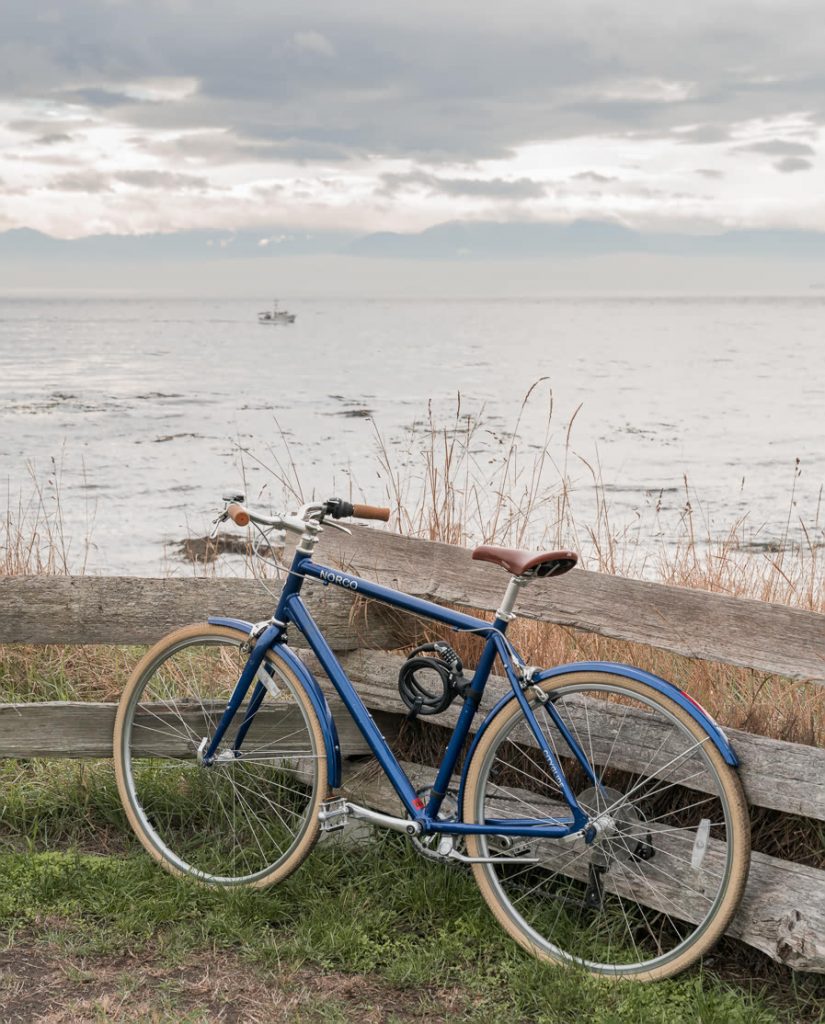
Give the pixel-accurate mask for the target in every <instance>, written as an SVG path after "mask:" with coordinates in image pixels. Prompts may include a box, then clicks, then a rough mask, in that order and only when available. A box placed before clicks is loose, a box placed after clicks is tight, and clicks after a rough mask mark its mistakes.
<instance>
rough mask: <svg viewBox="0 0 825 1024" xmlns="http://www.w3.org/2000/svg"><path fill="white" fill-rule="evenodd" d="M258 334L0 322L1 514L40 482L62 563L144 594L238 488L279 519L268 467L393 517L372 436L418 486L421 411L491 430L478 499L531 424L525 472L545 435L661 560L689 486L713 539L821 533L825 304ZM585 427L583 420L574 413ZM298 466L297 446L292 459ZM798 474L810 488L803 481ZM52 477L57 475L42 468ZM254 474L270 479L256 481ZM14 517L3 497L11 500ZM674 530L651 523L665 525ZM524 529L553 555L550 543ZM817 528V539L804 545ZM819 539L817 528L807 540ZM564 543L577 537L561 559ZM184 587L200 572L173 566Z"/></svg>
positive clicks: (248, 316) (26, 306)
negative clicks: (145, 584)
mask: <svg viewBox="0 0 825 1024" xmlns="http://www.w3.org/2000/svg"><path fill="white" fill-rule="evenodd" d="M287 305H288V306H289V307H290V308H291V309H292V311H293V312H295V313H296V314H297V321H296V323H295V324H293V325H292V326H289V327H271V326H260V325H259V324H258V323H257V322H256V313H257V311H258V308H259V306H260V308H263V304H258V305H256V304H255V303H251V302H240V301H229V302H227V301H216V302H203V301H181V300H173V301H170V300H166V299H164V300H158V301H153V300H150V299H140V300H136V299H130V300H118V301H114V300H111V301H109V300H107V301H101V300H66V299H59V300H57V299H55V300H49V299H39V300H36V301H35V300H29V299H26V300H23V299H13V300H2V301H0V477H1V478H2V481H3V486H4V489H5V490H7V492H8V495H9V500H10V503H11V504H12V505H16V503H17V501H18V498H19V497H20V496H21V495H22V496H23V499H24V500H25V499H27V498H29V497H31V495H32V494H33V491H34V488H35V483H37V484H38V485H39V486H40V487H41V488H42V489H43V495H44V500H45V501H46V502H47V504H49V507H52V504H53V502H54V500H55V489H54V487H53V483H52V481H53V480H54V468H53V467H55V466H56V467H57V469H58V475H59V498H60V502H61V507H62V519H63V523H64V529H65V533H66V536H67V539H68V541H69V543H70V545H71V552H72V555H73V557H76V558H77V559H79V558H80V556H81V555H82V550H83V538H84V536H85V535H86V533H87V532H88V531H89V530H90V531H91V537H92V540H93V546H92V548H91V550H90V552H89V558H88V564H89V566H90V567H91V568H92V569H94V570H98V571H107V572H118V573H130V574H143V575H154V574H157V573H158V572H160V571H161V570H165V571H168V570H169V569H170V568H171V569H174V568H175V566H180V563H178V562H176V561H175V555H174V548H173V542H175V541H177V540H180V539H181V538H183V537H185V536H187V535H196V536H199V535H203V534H204V533H206V532H208V529H209V521H210V518H211V517H212V516H213V515H214V513H215V510H216V508H217V507H218V505H219V504H220V501H219V499H220V496H221V494H222V493H223V492H225V491H228V490H235V489H238V490H245V491H246V493H247V496H248V498H249V500H250V502H251V501H253V500H254V499H255V498H256V497H258V496H259V495H262V494H263V496H262V497H261V499H260V500H262V501H269V500H270V499H272V500H274V501H277V503H278V504H280V494H281V488H280V486H279V485H278V484H277V483H276V482H275V481H274V478H273V476H272V474H271V472H270V471H269V469H267V468H265V467H269V466H272V465H274V464H275V461H276V460H281V462H282V463H284V464H286V463H288V462H289V461H290V460H291V461H292V463H294V465H295V466H296V467H297V471H298V474H299V476H300V479H301V481H302V483H303V487H304V489H305V492H306V494H307V495H309V494H311V493H312V492H314V493H315V494H316V495H318V496H321V497H326V496H329V495H331V494H334V493H341V494H348V493H350V488H352V493H353V494H354V495H355V496H356V497H363V498H366V499H370V500H373V501H375V502H376V503H377V502H381V501H383V500H384V499H385V498H386V496H387V491H386V479H385V474H384V473H383V471H381V470H380V468H379V465H378V461H377V458H376V450H377V444H376V428H377V430H378V431H380V433H381V435H382V436H383V438H384V439H385V441H386V443H387V445H388V447H389V450H390V453H391V457H392V459H393V460H394V461H395V463H396V465H397V466H398V467H399V469H401V471H402V472H403V473H405V474H407V475H408V476H409V478H410V479H411V480H412V488H413V490H414V489H415V486H416V485H415V481H416V479H418V478H420V477H421V474H422V471H423V461H422V458H421V456H420V455H419V454H418V453H419V452H420V451H421V450H422V449H424V448H425V447H426V444H425V442H424V440H423V438H424V433H423V432H422V431H421V430H420V429H413V428H414V425H415V424H416V423H419V424H420V423H421V421H422V420H424V419H426V416H427V413H428V407H429V408H431V409H432V411H433V414H434V416H435V417H436V418H437V419H438V420H439V421H443V422H445V423H446V422H449V421H450V420H452V419H453V418H454V415H455V411H456V401H457V395H458V394H459V393H460V395H461V411H462V413H471V414H480V415H481V420H482V425H481V428H480V429H479V430H478V431H477V433H476V435H475V436H474V438H473V441H472V448H473V453H474V459H475V460H476V463H477V470H476V473H477V475H478V477H479V478H480V479H481V478H483V476H484V474H485V473H486V472H489V471H490V466H491V461H490V460H491V459H495V458H496V456H497V455H500V453H501V451H502V446H503V445H504V444H506V443H507V441H508V440H509V436H510V434H511V433H512V431H513V428H514V426H515V423H516V418H517V415H518V412H519V407H520V405H521V401H522V398H523V396H524V394H525V392H526V391H527V390H528V388H529V387H530V385H531V384H532V383H533V382H534V381H536V380H537V379H538V378H541V377H547V378H549V381H548V382H547V383H545V384H543V385H542V386H541V388H539V389H537V391H536V392H534V394H533V396H532V398H531V400H530V402H529V403H528V404H527V406H526V408H525V411H524V414H523V416H522V419H521V422H520V424H519V427H518V435H517V436H518V443H519V447H520V451H521V453H522V454H521V455H520V458H521V459H522V464H523V465H524V466H525V472H526V471H527V470H528V469H529V465H530V463H531V462H532V460H533V459H534V457H535V455H536V453H537V451H539V450H540V448H541V446H543V444H544V440H545V434H546V431H547V429H548V402H547V398H548V388H550V387H551V388H552V395H553V410H552V417H551V418H550V420H549V430H550V454H551V456H552V459H553V462H554V463H555V465H556V466H557V467H558V471H557V469H556V468H554V467H553V466H552V465H551V466H549V467H548V468H547V470H546V482H547V487H548V489H551V488H552V486H554V485H555V484H557V482H558V480H559V472H560V471H561V467H562V464H563V460H564V458H565V440H566V435H567V425H568V423H569V421H570V419H571V417H572V416H573V414H574V413H575V412H576V410H577V409H578V410H579V411H578V414H577V415H576V417H575V421H574V423H573V427H572V430H571V432H570V447H569V451H568V453H567V470H568V474H569V476H570V477H571V479H572V482H573V498H574V502H575V504H576V510H577V515H578V516H579V517H580V520H581V522H582V523H583V524H585V523H586V522H587V521H588V517H589V516H591V515H592V514H593V513H592V510H593V507H594V488H593V476H592V475H591V472H590V470H589V469H588V468H587V465H586V464H585V461H583V460H586V463H587V464H589V466H591V467H594V468H595V467H597V466H598V470H597V472H598V475H599V478H600V480H601V482H602V484H603V485H604V493H605V496H606V498H607V499H608V502H609V507H610V512H611V518H612V522H613V523H614V525H615V526H616V527H619V526H622V525H626V526H631V527H632V526H633V525H634V524H638V525H637V527H636V528H637V530H638V532H639V533H640V535H641V540H640V543H641V544H642V546H644V545H645V544H646V543H647V537H646V531H650V538H651V541H652V539H653V536H654V533H657V535H658V538H659V539H660V540H664V542H665V543H668V542H670V540H671V537H670V534H669V531H671V530H672V531H673V537H674V538H675V537H676V536H677V534H678V520H679V516H680V514H681V511H682V510H683V508H684V504H685V490H684V482H683V480H684V477H685V475H686V476H687V478H688V481H689V484H690V487H691V492H692V494H691V497H692V502H693V505H694V508H697V509H698V508H701V515H702V516H703V517H704V519H706V520H707V521H709V523H710V528H711V530H712V531H716V532H720V533H721V532H722V531H724V530H726V529H727V527H729V526H730V525H731V523H733V521H734V520H735V519H736V518H737V517H739V516H741V515H743V514H745V513H747V516H748V522H749V524H750V527H751V529H752V531H753V538H754V541H755V542H756V543H758V544H761V543H764V544H770V543H772V542H774V541H776V540H778V539H780V538H782V537H783V535H784V534H785V531H786V524H787V522H788V517H789V509H790V502H791V494H792V491H794V495H795V501H796V505H795V507H794V508H793V510H792V514H791V534H792V535H793V536H799V535H800V529H801V528H800V527H799V525H798V522H797V520H798V518H799V517H802V518H803V519H804V520H805V522H806V523H807V524H809V526H810V524H812V523H813V521H814V519H815V517H816V512H817V500H818V494H819V491H820V488H821V486H822V484H823V482H825V436H823V435H825V345H823V342H825V299H823V298H811V299H795V298H788V299H753V298H750V299H737V298H731V299H724V298H722V299H719V298H714V299H698V298H695V299H650V298H639V299H598V298H575V299H574V298H571V299H552V300H550V299H548V300H542V301H530V300H527V301H512V300H507V301H497V300H494V299H491V300H489V301H481V302H478V301H476V302H461V301H456V302H450V301H443V302H437V301H384V300H381V301H378V300H376V301H366V300H357V301H356V300H352V301H341V300H335V301H332V300H330V301H323V300H312V301H309V300H301V301H299V302H290V303H287ZM579 407H580V408H579ZM287 446H288V447H287ZM797 459H799V460H800V463H799V467H798V469H797V467H796V460H797ZM52 460H54V462H52ZM260 463H263V464H264V466H262V465H260ZM4 497H5V496H4ZM657 504H658V505H660V506H661V509H662V512H661V514H660V515H659V517H658V518H657V517H655V516H653V515H652V510H653V509H654V508H655V507H656V505H657ZM542 515H544V516H545V517H550V516H551V515H552V513H551V511H550V510H549V509H548V511H547V512H546V513H543V514H542V513H539V514H538V515H537V517H536V521H535V523H534V528H535V537H536V538H538V539H540V534H541V531H542V528H543V526H544V525H546V524H545V523H544V521H543V520H542ZM813 528H814V529H815V530H816V527H813ZM816 537H817V539H818V540H819V541H822V540H823V539H825V538H823V533H822V527H821V525H820V527H819V531H818V533H817V534H816ZM571 541H572V538H571ZM180 571H187V570H185V569H183V568H181V569H180Z"/></svg>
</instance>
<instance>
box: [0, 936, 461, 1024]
mask: <svg viewBox="0 0 825 1024" xmlns="http://www.w3.org/2000/svg"><path fill="white" fill-rule="evenodd" d="M467 1010H468V1006H467V1002H466V997H464V995H463V994H460V993H456V992H451V991H432V992H420V991H416V990H413V989H408V988H399V987H396V986H392V985H389V984H388V983H387V982H385V981H383V980H382V979H380V978H374V977H370V976H362V975H348V974H339V973H334V972H323V973H322V972H319V971H313V970H304V969H302V970H297V971H296V970H280V969H278V968H275V969H269V968H262V967H259V966H256V965H254V964H249V963H247V962H246V961H244V960H242V959H241V958H240V957H237V956H234V955H232V954H227V953H219V954H217V953H198V954H192V955H191V956H190V957H189V958H187V960H186V961H184V962H183V963H176V964H170V963H169V962H168V961H164V959H163V958H162V957H161V956H159V955H157V954H155V955H152V954H148V955H140V956H133V955H117V954H112V955H110V956H94V957H89V956H73V955H72V954H70V953H67V952H66V951H65V950H63V949H62V948H60V947H59V946H56V945H47V944H43V943H42V942H37V943H35V942H31V941H27V940H23V941H19V942H15V945H14V946H12V947H11V948H10V949H5V950H3V951H2V952H0V1020H2V1022H3V1024H102V1022H106V1024H109V1022H116V1024H126V1022H129V1024H132V1022H135V1024H137V1022H140V1024H144V1022H145V1024H207V1022H209V1024H212V1022H220V1024H286V1022H290V1024H293V1022H295V1024H302V1022H306V1024H311V1022H321V1021H327V1022H332V1021H340V1022H345V1021H346V1022H349V1021H357V1022H358V1024H390V1022H392V1024H402V1022H403V1024H408V1022H413V1021H425V1020H426V1021H427V1022H428V1024H440V1022H446V1021H448V1020H450V1021H455V1020H456V1018H461V1017H463V1016H464V1013H465V1012H466V1011H467ZM465 1019H466V1018H465Z"/></svg>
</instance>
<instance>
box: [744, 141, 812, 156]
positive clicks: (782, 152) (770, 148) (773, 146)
mask: <svg viewBox="0 0 825 1024" xmlns="http://www.w3.org/2000/svg"><path fill="white" fill-rule="evenodd" d="M736 151H737V152H739V153H767V154H768V156H816V150H815V149H814V148H813V146H809V145H808V144H807V142H789V141H788V140H787V139H770V140H768V141H767V142H751V143H749V144H748V145H746V146H737V147H736Z"/></svg>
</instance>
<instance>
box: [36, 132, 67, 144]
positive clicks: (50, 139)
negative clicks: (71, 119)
mask: <svg viewBox="0 0 825 1024" xmlns="http://www.w3.org/2000/svg"><path fill="white" fill-rule="evenodd" d="M71 141H72V136H71V135H69V134H68V133H67V132H49V133H48V134H46V135H41V136H40V138H38V139H34V140H33V142H34V144H35V145H36V146H57V145H59V144H60V143H61V142H71Z"/></svg>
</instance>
